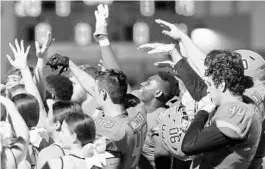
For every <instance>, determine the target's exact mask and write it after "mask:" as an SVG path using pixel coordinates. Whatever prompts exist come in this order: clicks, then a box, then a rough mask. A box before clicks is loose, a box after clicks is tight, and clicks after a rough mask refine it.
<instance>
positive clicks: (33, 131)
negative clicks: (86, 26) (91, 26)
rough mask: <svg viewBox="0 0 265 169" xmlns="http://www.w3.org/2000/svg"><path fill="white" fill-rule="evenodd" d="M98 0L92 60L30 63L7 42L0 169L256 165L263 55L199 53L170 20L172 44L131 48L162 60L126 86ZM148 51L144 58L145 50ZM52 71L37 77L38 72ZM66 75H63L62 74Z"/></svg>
mask: <svg viewBox="0 0 265 169" xmlns="http://www.w3.org/2000/svg"><path fill="white" fill-rule="evenodd" d="M108 16H109V10H108V6H107V5H102V4H100V5H98V7H97V10H96V11H95V18H96V25H95V33H94V34H93V36H94V38H95V40H96V41H97V42H98V44H99V46H100V51H101V57H102V58H101V59H102V65H101V66H100V67H96V66H95V67H93V66H90V65H88V64H89V63H87V64H84V65H76V64H75V63H74V62H73V61H72V60H71V57H69V56H62V55H60V54H54V55H52V56H48V55H47V51H48V49H49V47H50V46H51V45H52V42H53V41H54V40H55V39H53V38H52V34H51V32H48V33H47V37H46V41H45V43H44V44H43V45H42V47H40V45H39V43H38V42H36V44H35V48H36V57H37V58H38V61H37V65H36V67H35V68H32V67H30V66H29V65H28V62H27V57H28V53H29V50H30V46H27V47H26V46H24V42H23V40H21V41H20V42H19V41H18V40H17V39H16V40H15V42H14V45H12V44H11V43H10V44H9V46H10V49H11V50H12V52H13V56H12V57H11V56H9V55H7V59H8V60H9V62H10V64H11V65H12V68H11V69H10V71H9V72H8V74H7V79H6V82H5V84H1V87H0V89H1V96H0V102H1V105H2V111H1V122H0V126H1V127H0V137H1V146H0V152H1V160H0V161H1V163H0V166H1V169H60V168H61V169H91V168H92V169H96V168H102V169H105V168H106V169H160V168H161V169H173V168H174V169H189V168H191V169H213V168H218V169H262V168H263V167H265V162H264V160H265V158H264V157H265V132H264V126H263V120H264V113H265V112H264V97H265V83H264V80H265V60H264V59H263V57H262V56H260V55H259V54H257V53H256V52H254V51H250V50H236V51H230V50H213V51H211V52H210V53H208V54H205V53H203V52H202V51H201V50H200V49H199V48H198V47H197V46H196V45H195V44H194V43H193V42H192V40H191V39H190V38H189V37H188V36H187V35H186V34H184V33H183V32H181V31H180V30H179V29H178V27H177V26H176V25H174V24H171V23H168V22H166V21H163V20H160V19H157V20H155V22H156V23H157V24H159V25H160V26H161V27H162V28H163V31H162V34H163V35H165V36H168V37H170V38H171V39H172V41H173V42H174V43H169V44H164V43H149V44H144V45H141V46H139V50H142V51H143V52H148V54H150V55H152V54H164V55H167V56H169V58H171V60H166V61H162V62H157V63H154V65H155V66H157V67H158V68H163V69H161V71H159V72H157V74H155V75H153V76H150V77H149V78H148V79H147V80H146V81H144V82H142V83H141V85H140V88H139V89H137V90H132V87H131V86H130V84H129V83H128V79H127V77H126V75H125V74H124V72H123V70H122V68H121V66H120V64H119V61H118V58H117V57H116V55H115V53H114V52H113V50H112V48H111V45H110V41H109V40H108V32H107V26H108ZM150 57H151V56H150ZM49 68H51V69H52V70H55V71H56V70H57V69H59V68H60V70H59V73H58V75H46V74H45V73H44V69H49ZM68 70H69V71H70V73H66V72H68Z"/></svg>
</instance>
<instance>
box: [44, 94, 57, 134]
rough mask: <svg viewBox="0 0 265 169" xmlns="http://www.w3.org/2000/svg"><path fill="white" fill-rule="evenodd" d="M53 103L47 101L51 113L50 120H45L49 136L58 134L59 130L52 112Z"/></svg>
mask: <svg viewBox="0 0 265 169" xmlns="http://www.w3.org/2000/svg"><path fill="white" fill-rule="evenodd" d="M53 103H54V102H53V100H51V99H48V100H47V105H48V107H49V111H48V118H46V120H45V128H46V130H47V132H48V134H49V135H52V133H54V132H56V129H57V126H56V122H54V121H53V110H52V105H53Z"/></svg>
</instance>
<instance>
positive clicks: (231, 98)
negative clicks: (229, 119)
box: [220, 92, 243, 105]
mask: <svg viewBox="0 0 265 169" xmlns="http://www.w3.org/2000/svg"><path fill="white" fill-rule="evenodd" d="M231 102H243V98H242V96H235V95H232V94H231V93H230V92H226V93H225V94H224V96H223V97H222V99H221V101H220V105H223V104H226V103H231Z"/></svg>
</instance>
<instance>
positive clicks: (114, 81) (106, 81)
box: [96, 69, 128, 104]
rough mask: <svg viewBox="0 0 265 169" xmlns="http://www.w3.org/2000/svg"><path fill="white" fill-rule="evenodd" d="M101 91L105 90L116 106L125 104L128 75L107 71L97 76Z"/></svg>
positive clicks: (111, 70)
mask: <svg viewBox="0 0 265 169" xmlns="http://www.w3.org/2000/svg"><path fill="white" fill-rule="evenodd" d="M96 80H98V87H99V90H102V89H103V90H105V91H106V92H107V93H108V94H109V96H110V98H111V100H112V102H113V103H114V104H123V103H124V99H125V96H126V93H127V88H128V81H127V77H126V75H125V74H124V73H123V72H122V71H119V70H115V69H106V70H105V71H98V72H97V75H96Z"/></svg>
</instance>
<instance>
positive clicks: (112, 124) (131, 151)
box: [95, 106, 147, 169]
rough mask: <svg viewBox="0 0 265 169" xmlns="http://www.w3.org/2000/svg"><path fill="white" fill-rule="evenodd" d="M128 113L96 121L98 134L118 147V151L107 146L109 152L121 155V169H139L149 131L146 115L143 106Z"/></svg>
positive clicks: (129, 110)
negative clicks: (137, 168) (147, 131)
mask: <svg viewBox="0 0 265 169" xmlns="http://www.w3.org/2000/svg"><path fill="white" fill-rule="evenodd" d="M127 113H128V114H124V115H119V116H116V117H101V118H97V119H95V123H96V132H97V133H96V134H97V135H100V136H105V137H107V138H108V139H110V140H111V141H112V142H114V144H115V146H116V150H113V149H112V147H110V148H109V149H108V146H107V151H110V152H111V151H114V152H115V151H116V152H119V153H120V155H121V163H120V165H119V168H121V169H129V168H136V167H137V164H138V161H139V158H140V154H141V150H142V147H143V143H144V140H145V137H146V130H147V124H146V113H145V110H144V109H143V107H142V106H137V108H129V109H127Z"/></svg>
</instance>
